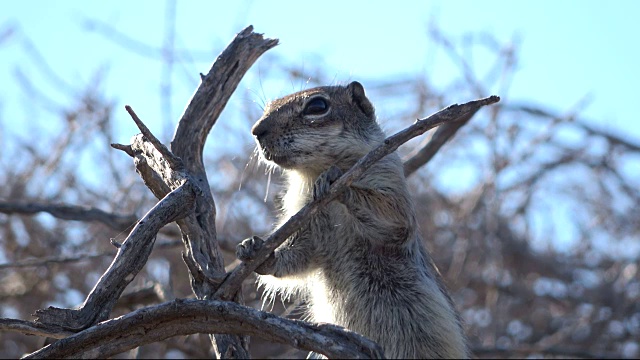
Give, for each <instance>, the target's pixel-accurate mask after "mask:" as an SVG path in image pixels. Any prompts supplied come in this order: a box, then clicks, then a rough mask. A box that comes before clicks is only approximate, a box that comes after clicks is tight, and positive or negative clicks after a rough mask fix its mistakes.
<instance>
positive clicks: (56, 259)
mask: <svg viewBox="0 0 640 360" xmlns="http://www.w3.org/2000/svg"><path fill="white" fill-rule="evenodd" d="M181 245H182V241H179V240H176V241H162V242H158V243H157V244H156V245H155V246H154V248H155V249H169V248H175V247H178V246H181ZM115 255H117V251H115V250H114V251H105V252H101V253H97V254H76V255H71V256H50V257H45V258H36V259H26V260H20V261H15V262H11V263H4V264H0V270H2V269H10V268H24V267H37V266H48V265H51V264H65V263H72V262H79V261H87V260H93V259H97V258H101V257H105V256H110V257H113V256H115Z"/></svg>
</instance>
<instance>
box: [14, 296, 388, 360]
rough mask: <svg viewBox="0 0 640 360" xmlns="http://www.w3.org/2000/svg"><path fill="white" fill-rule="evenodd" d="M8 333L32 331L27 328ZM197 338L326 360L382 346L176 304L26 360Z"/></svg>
mask: <svg viewBox="0 0 640 360" xmlns="http://www.w3.org/2000/svg"><path fill="white" fill-rule="evenodd" d="M7 330H12V331H19V332H24V330H29V331H31V329H30V328H28V327H24V326H23V327H17V326H14V327H12V328H8V329H7ZM196 333H227V334H249V335H251V336H257V337H260V338H263V339H265V340H268V341H273V342H277V343H282V344H288V345H291V346H293V347H296V348H298V349H303V350H309V351H314V352H318V353H321V354H324V355H326V356H328V357H329V358H382V357H383V355H382V354H383V353H382V350H381V349H380V347H379V346H378V345H377V344H375V343H374V342H373V341H371V340H368V339H366V338H364V337H363V336H361V335H358V334H357V333H354V332H352V331H349V330H346V329H344V328H341V327H339V326H336V325H332V324H310V323H307V322H304V321H300V320H290V319H284V318H282V317H278V316H276V315H273V314H269V313H267V312H263V311H258V310H255V309H251V308H248V307H245V306H242V305H239V304H236V303H233V302H224V301H216V300H195V299H188V300H174V301H171V302H167V303H163V304H160V305H156V306H151V307H147V308H143V309H139V310H136V311H133V312H131V313H129V314H127V315H125V316H122V317H119V318H116V319H113V320H109V321H105V322H103V323H101V324H98V325H96V326H94V327H91V328H89V329H87V330H84V331H82V332H79V333H77V334H74V335H72V336H69V337H67V338H64V339H62V340H58V341H56V342H55V343H53V344H51V345H48V346H47V347H45V348H42V349H40V350H38V351H36V352H34V353H32V354H29V355H28V356H26V357H25V358H26V359H42V358H63V357H65V358H66V357H75V358H105V357H109V356H113V355H115V354H118V353H121V352H123V351H126V350H129V349H133V348H136V347H138V346H142V345H144V344H148V343H152V342H157V341H161V340H164V339H167V338H170V337H173V336H179V335H189V334H196Z"/></svg>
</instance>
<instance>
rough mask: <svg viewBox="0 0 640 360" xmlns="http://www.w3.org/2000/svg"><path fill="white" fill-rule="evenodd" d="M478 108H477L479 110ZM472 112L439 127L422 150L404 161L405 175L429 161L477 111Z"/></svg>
mask: <svg viewBox="0 0 640 360" xmlns="http://www.w3.org/2000/svg"><path fill="white" fill-rule="evenodd" d="M479 109H480V108H478V109H477V110H479ZM477 110H476V111H473V112H470V113H469V114H468V115H466V116H464V117H462V118H460V120H457V121H454V122H450V123H446V124H443V125H442V126H440V127H438V130H436V132H435V134H433V136H432V137H431V139H429V142H428V143H427V144H426V145H425V146H424V147H423V148H422V149H420V150H418V151H416V152H414V153H413V154H412V155H410V157H409V158H408V159H406V160H405V161H404V176H405V177H408V176H409V175H411V174H413V173H414V172H415V171H416V170H418V169H419V168H420V167H422V166H423V165H424V164H426V163H427V162H429V160H431V158H433V156H434V155H435V154H436V153H437V152H438V151H439V150H440V148H441V147H442V146H443V145H444V144H446V142H447V141H449V139H451V138H452V137H453V136H454V135H455V134H456V133H457V132H458V130H459V129H460V128H461V127H463V126H464V125H465V124H466V123H467V122H468V121H469V120H470V119H471V118H472V117H473V115H475V113H476V112H477Z"/></svg>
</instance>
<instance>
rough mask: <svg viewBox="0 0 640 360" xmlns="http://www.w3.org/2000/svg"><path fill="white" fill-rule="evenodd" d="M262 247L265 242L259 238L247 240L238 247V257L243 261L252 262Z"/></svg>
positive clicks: (254, 237)
mask: <svg viewBox="0 0 640 360" xmlns="http://www.w3.org/2000/svg"><path fill="white" fill-rule="evenodd" d="M262 245H264V240H262V239H261V238H259V237H258V236H252V237H250V238H248V239H245V240H243V241H242V242H241V243H240V244H238V246H236V257H237V258H238V259H240V260H242V261H247V260H252V259H253V258H254V257H256V252H258V250H260V249H261V248H262Z"/></svg>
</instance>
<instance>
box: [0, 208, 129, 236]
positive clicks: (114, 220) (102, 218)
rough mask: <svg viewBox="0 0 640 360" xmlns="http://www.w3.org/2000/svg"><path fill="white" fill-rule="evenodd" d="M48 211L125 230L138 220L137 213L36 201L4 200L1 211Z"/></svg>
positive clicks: (8, 212) (69, 218) (64, 216)
mask: <svg viewBox="0 0 640 360" xmlns="http://www.w3.org/2000/svg"><path fill="white" fill-rule="evenodd" d="M39 212H46V213H49V214H51V215H52V216H54V217H56V218H58V219H64V220H74V221H98V222H101V223H103V224H105V225H107V226H109V227H110V228H112V229H116V230H119V231H125V230H127V229H128V228H130V227H131V226H133V224H135V223H136V221H138V218H137V217H136V216H135V214H130V215H120V214H113V213H109V212H106V211H103V210H100V209H97V208H94V207H89V206H80V205H64V204H42V203H36V202H29V203H27V202H20V203H18V202H2V203H0V213H4V214H24V215H32V214H36V213H39Z"/></svg>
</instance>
